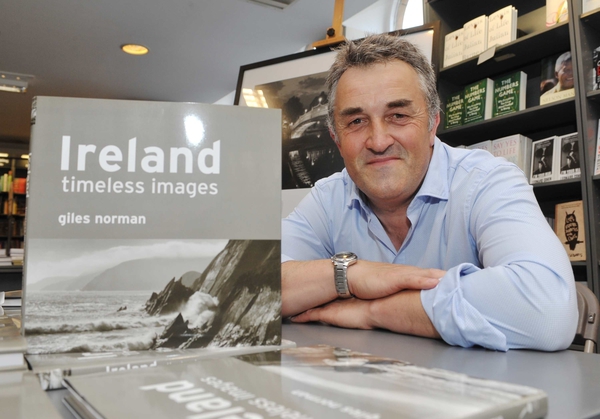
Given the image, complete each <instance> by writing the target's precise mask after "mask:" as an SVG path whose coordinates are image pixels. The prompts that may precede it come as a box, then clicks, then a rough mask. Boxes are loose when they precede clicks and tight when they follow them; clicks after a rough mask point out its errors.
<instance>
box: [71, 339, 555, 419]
mask: <svg viewBox="0 0 600 419" xmlns="http://www.w3.org/2000/svg"><path fill="white" fill-rule="evenodd" d="M64 382H65V386H66V387H67V388H68V389H69V392H68V395H67V396H65V399H64V401H65V404H67V406H69V407H70V409H72V410H73V411H75V412H77V413H78V414H79V416H80V417H94V418H100V417H102V418H105V419H121V418H131V417H181V418H183V417H188V418H192V417H193V418H197V419H209V418H225V417H227V418H262V417H268V416H269V417H281V418H284V417H285V418H299V419H303V418H340V419H341V418H380V419H385V418H394V419H397V418H434V417H435V418H441V417H444V418H467V417H469V418H475V417H477V418H493V417H494V418H495V417H502V418H505V419H513V418H514V419H517V418H520V419H534V418H540V417H543V416H544V415H545V414H546V413H547V410H548V397H547V395H546V394H545V393H544V392H543V391H541V390H538V389H534V388H531V387H526V386H522V385H516V384H509V383H503V382H498V381H492V380H483V379H479V378H474V377H470V376H467V375H465V374H459V373H456V372H452V371H447V370H443V369H439V368H436V369H431V368H423V367H419V366H417V365H413V364H411V363H408V362H403V361H399V360H395V359H391V358H384V357H379V356H375V355H372V354H368V353H362V352H354V351H351V350H348V349H344V348H338V347H332V346H328V345H316V346H307V347H298V348H290V349H283V350H281V351H274V352H264V353H259V354H255V355H246V356H241V357H235V358H220V359H214V360H198V361H197V362H194V363H187V364H171V365H166V366H162V367H156V368H146V369H139V370H137V371H127V372H117V373H115V374H93V375H85V376H78V377H67V378H65V380H64ZM150 401H151V402H150Z"/></svg>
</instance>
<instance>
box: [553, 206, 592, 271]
mask: <svg viewBox="0 0 600 419" xmlns="http://www.w3.org/2000/svg"><path fill="white" fill-rule="evenodd" d="M554 232H555V233H556V235H557V236H558V238H559V239H560V241H561V242H562V243H563V246H564V247H565V250H566V251H567V254H568V255H569V259H570V260H571V261H572V262H577V261H584V260H585V258H586V250H585V224H584V215H583V201H572V202H563V203H560V204H556V210H555V212H554Z"/></svg>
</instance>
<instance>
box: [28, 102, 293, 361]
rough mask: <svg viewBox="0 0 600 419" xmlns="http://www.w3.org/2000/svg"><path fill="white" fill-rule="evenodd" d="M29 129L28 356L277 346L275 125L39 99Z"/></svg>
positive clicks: (145, 105) (208, 110) (157, 105)
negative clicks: (59, 353)
mask: <svg viewBox="0 0 600 419" xmlns="http://www.w3.org/2000/svg"><path fill="white" fill-rule="evenodd" d="M32 114H33V120H32V131H31V146H30V151H31V160H30V164H29V176H28V184H29V186H28V197H27V201H28V209H27V215H26V220H27V235H26V236H25V240H26V245H25V265H24V285H23V287H24V288H23V323H24V324H23V325H24V332H25V336H26V337H27V340H28V353H30V354H34V353H58V352H101V351H116V350H126V349H129V350H133V349H135V350H150V349H154V350H158V349H160V348H177V347H179V348H201V347H216V346H252V345H278V344H279V343H280V340H281V273H280V269H281V266H280V265H281V261H280V234H281V232H280V229H281V111H280V110H273V109H271V110H267V109H255V108H247V107H237V106H221V105H206V104H195V103H171V102H144V101H128V100H105V99H78V98H60V97H37V100H35V102H34V106H33V113H32ZM59 331H60V334H61V339H56V336H57V333H58V332H59Z"/></svg>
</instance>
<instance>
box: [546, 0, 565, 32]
mask: <svg viewBox="0 0 600 419" xmlns="http://www.w3.org/2000/svg"><path fill="white" fill-rule="evenodd" d="M567 20H569V4H568V0H546V26H547V27H550V26H554V25H556V24H557V23H561V22H566V21H567Z"/></svg>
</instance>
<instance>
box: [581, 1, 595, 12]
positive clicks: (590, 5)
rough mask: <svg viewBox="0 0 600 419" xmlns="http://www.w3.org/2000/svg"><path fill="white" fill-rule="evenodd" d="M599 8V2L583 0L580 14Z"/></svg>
mask: <svg viewBox="0 0 600 419" xmlns="http://www.w3.org/2000/svg"><path fill="white" fill-rule="evenodd" d="M599 7H600V0H583V1H582V3H581V12H582V13H587V12H589V11H592V10H596V9H598V8H599Z"/></svg>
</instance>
